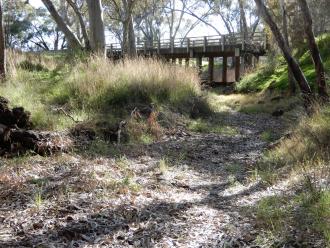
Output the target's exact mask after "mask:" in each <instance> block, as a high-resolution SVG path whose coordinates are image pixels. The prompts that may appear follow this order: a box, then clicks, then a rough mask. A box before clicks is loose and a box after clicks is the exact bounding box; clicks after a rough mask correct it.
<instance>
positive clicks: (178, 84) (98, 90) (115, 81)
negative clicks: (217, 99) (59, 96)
mask: <svg viewBox="0 0 330 248" xmlns="http://www.w3.org/2000/svg"><path fill="white" fill-rule="evenodd" d="M67 84H68V87H69V89H70V91H71V92H72V95H73V96H76V99H75V100H76V101H77V102H78V103H79V105H80V106H84V107H93V108H95V107H97V108H102V109H104V108H107V107H108V106H112V107H124V106H129V105H134V104H137V103H138V104H150V103H154V104H163V103H168V104H169V105H171V106H174V107H176V108H181V107H180V105H182V106H185V107H187V106H191V104H192V103H193V102H192V101H194V99H195V98H196V97H198V96H200V94H201V90H200V86H199V78H198V75H197V72H196V71H195V70H194V69H188V68H182V67H177V66H170V65H166V64H164V63H162V62H161V61H158V60H152V59H147V60H146V59H134V60H126V61H124V62H118V63H113V62H111V61H109V60H108V59H103V58H98V57H90V58H89V59H88V60H87V61H84V62H80V63H78V64H77V65H76V66H75V67H74V68H73V69H72V72H71V74H70V76H69V78H68V82H67Z"/></svg>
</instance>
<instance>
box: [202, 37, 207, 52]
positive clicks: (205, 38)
mask: <svg viewBox="0 0 330 248" xmlns="http://www.w3.org/2000/svg"><path fill="white" fill-rule="evenodd" d="M206 48H207V37H206V36H204V47H203V49H204V52H206Z"/></svg>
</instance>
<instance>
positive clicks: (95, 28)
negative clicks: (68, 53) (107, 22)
mask: <svg viewBox="0 0 330 248" xmlns="http://www.w3.org/2000/svg"><path fill="white" fill-rule="evenodd" d="M87 6H88V15H89V29H90V45H91V48H92V51H93V52H95V53H97V54H99V55H102V56H105V34H104V22H103V9H102V3H101V0H87Z"/></svg>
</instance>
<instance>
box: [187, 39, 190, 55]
mask: <svg viewBox="0 0 330 248" xmlns="http://www.w3.org/2000/svg"><path fill="white" fill-rule="evenodd" d="M189 51H190V39H189V38H187V53H189Z"/></svg>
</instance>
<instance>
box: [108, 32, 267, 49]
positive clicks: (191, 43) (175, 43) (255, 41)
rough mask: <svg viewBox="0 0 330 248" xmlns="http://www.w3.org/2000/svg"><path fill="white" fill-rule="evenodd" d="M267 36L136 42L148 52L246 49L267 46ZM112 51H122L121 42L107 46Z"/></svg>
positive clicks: (218, 36)
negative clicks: (229, 46)
mask: <svg viewBox="0 0 330 248" xmlns="http://www.w3.org/2000/svg"><path fill="white" fill-rule="evenodd" d="M266 43H267V38H266V35H265V33H264V32H256V33H255V34H254V35H253V38H252V39H249V40H248V41H244V37H243V35H242V34H241V33H235V34H228V35H214V36H205V37H187V38H178V39H172V40H171V39H162V40H156V41H152V42H150V41H147V40H138V41H137V43H136V49H137V50H138V51H145V52H148V51H150V50H161V49H171V50H174V49H175V48H187V49H190V48H198V47H205V48H206V47H208V46H222V47H223V48H224V46H226V45H242V49H243V50H244V47H245V45H247V44H252V45H258V46H262V47H265V46H266ZM107 48H108V49H110V50H111V51H121V50H122V46H121V44H120V43H111V44H110V45H108V46H107Z"/></svg>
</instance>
